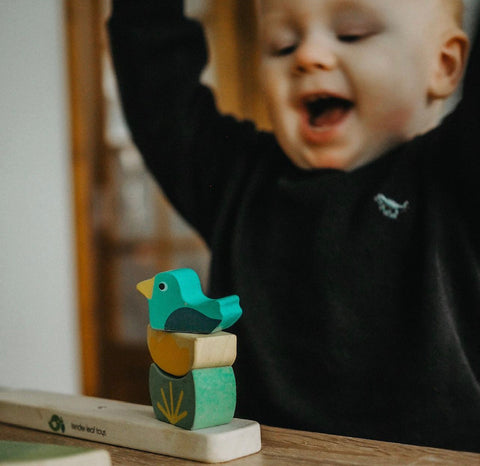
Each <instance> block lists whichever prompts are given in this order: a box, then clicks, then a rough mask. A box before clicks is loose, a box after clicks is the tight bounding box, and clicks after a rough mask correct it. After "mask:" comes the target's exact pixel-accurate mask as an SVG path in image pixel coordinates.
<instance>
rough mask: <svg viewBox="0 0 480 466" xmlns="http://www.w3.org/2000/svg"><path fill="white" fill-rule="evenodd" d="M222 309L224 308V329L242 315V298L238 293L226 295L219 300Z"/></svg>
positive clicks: (222, 325) (222, 324)
mask: <svg viewBox="0 0 480 466" xmlns="http://www.w3.org/2000/svg"><path fill="white" fill-rule="evenodd" d="M218 301H219V304H220V309H222V323H221V327H222V329H227V328H228V327H231V326H232V325H233V324H234V323H235V322H236V321H237V320H238V319H240V317H241V315H242V308H241V307H240V298H239V297H238V296H237V295H231V296H226V297H225V298H220V299H219V300H218Z"/></svg>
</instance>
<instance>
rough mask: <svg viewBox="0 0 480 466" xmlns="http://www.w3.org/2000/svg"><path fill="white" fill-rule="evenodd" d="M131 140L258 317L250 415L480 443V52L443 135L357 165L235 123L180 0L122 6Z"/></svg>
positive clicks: (244, 323) (117, 21)
mask: <svg viewBox="0 0 480 466" xmlns="http://www.w3.org/2000/svg"><path fill="white" fill-rule="evenodd" d="M109 28H110V34H111V45H112V52H113V58H114V63H115V67H116V72H117V76H118V82H119V88H120V91H121V96H122V101H123V105H124V110H125V113H126V117H127V121H128V124H129V126H130V129H131V131H132V135H133V139H134V141H135V143H136V144H137V146H138V148H139V149H140V151H141V153H142V154H143V157H144V159H145V162H146V164H147V166H148V167H149V169H150V170H151V172H152V173H153V174H154V176H155V177H156V179H157V180H158V182H159V183H160V184H161V186H162V187H163V190H164V191H165V193H166V194H167V195H168V197H169V198H170V199H171V201H172V202H173V204H174V205H175V206H176V207H177V209H178V210H179V211H180V213H181V214H182V215H183V216H184V217H185V218H186V219H187V220H188V221H189V222H190V223H191V224H192V225H193V226H194V227H195V228H196V229H197V230H198V231H199V232H200V234H201V235H202V236H203V238H204V239H205V241H206V242H207V244H208V246H209V247H210V249H211V252H212V262H211V270H210V290H209V295H210V296H212V297H219V296H225V295H228V294H233V293H235V294H238V295H239V296H240V300H241V304H242V308H243V310H244V315H243V317H242V318H241V319H240V321H239V323H238V324H236V325H235V326H234V327H233V328H232V332H234V333H236V334H237V335H238V341H239V347H238V359H237V362H236V363H235V374H236V376H237V387H238V407H237V416H241V417H247V418H251V419H255V420H258V421H260V422H261V423H264V424H269V425H276V426H284V427H290V428H296V429H303V430H312V431H320V432H326V433H335V434H342V435H350V436H357V437H366V438H375V439H383V440H388V441H397V442H404V443H414V444H421V445H430V446H438V447H444V448H452V449H462V450H471V451H480V262H479V261H480V222H479V220H478V216H479V215H480V209H479V207H480V190H479V189H478V184H477V183H478V179H479V178H480V177H479V175H480V173H479V171H480V163H479V161H478V157H480V138H479V137H478V134H477V131H478V130H479V128H480V125H479V116H480V115H479V113H480V105H479V104H480V102H479V84H478V83H479V82H480V81H479V80H480V73H479V63H480V61H479V57H478V53H479V50H478V46H475V50H474V52H473V57H472V59H471V62H470V68H469V71H468V74H467V78H466V84H465V95H466V98H465V99H463V101H462V102H461V104H460V105H459V106H458V107H457V109H456V111H455V112H454V113H453V114H452V115H451V116H450V117H448V118H447V119H446V120H445V121H444V122H443V124H442V125H441V126H440V127H438V128H437V129H435V130H433V131H431V132H430V133H428V134H426V135H424V136H422V137H418V138H416V139H414V140H413V141H411V142H409V143H407V144H404V145H402V146H400V147H398V148H396V149H395V150H394V151H391V152H390V153H388V154H385V155H384V156H383V157H382V158H380V159H378V160H376V161H374V162H371V163H370V164H368V165H366V166H364V167H361V168H359V169H357V170H354V171H352V172H348V173H345V172H342V171H337V170H326V169H322V170H315V171H303V170H300V169H298V168H296V167H294V166H293V165H292V164H291V163H290V162H289V160H288V159H287V157H286V156H285V155H284V154H283V153H282V151H281V149H280V148H279V146H278V145H277V143H276V142H275V139H274V137H273V136H272V135H271V134H267V133H263V132H258V131H257V130H256V129H255V127H254V125H253V124H251V123H249V122H239V121H236V120H235V119H234V118H231V117H228V116H222V115H219V114H218V112H217V110H216V107H215V103H214V100H213V97H212V94H211V92H210V91H209V90H208V89H207V88H205V87H203V86H201V85H200V84H199V74H200V72H201V70H202V69H203V67H204V65H205V61H206V48H205V44H204V39H203V35H202V30H201V27H200V26H199V25H198V24H197V23H195V22H193V21H190V20H186V19H185V18H184V17H183V15H182V2H180V1H177V0H163V1H159V0H115V1H114V9H113V14H112V17H111V19H110V22H109Z"/></svg>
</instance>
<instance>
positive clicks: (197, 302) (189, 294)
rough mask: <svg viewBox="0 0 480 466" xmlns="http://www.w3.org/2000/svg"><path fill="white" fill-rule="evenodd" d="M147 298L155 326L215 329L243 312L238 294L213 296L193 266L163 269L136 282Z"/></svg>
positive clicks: (179, 329)
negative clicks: (206, 293)
mask: <svg viewBox="0 0 480 466" xmlns="http://www.w3.org/2000/svg"><path fill="white" fill-rule="evenodd" d="M137 290H138V291H140V292H141V293H142V294H143V295H144V296H145V297H146V298H147V299H148V309H149V316H150V325H151V327H152V328H154V329H156V330H166V331H170V332H187V333H213V332H218V331H220V330H224V329H226V328H228V327H230V326H231V325H233V324H234V323H235V322H236V321H237V320H238V319H239V318H240V316H241V315H242V309H241V307H240V304H239V298H238V296H236V295H232V296H227V297H225V298H220V299H210V298H208V297H206V296H205V295H204V294H203V291H202V287H201V285H200V279H199V278H198V275H197V274H196V273H195V271H193V270H192V269H176V270H171V271H168V272H161V273H158V274H157V275H155V276H154V277H153V278H150V279H149V280H144V281H142V282H140V283H138V284H137Z"/></svg>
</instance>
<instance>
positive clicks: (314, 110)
mask: <svg viewBox="0 0 480 466" xmlns="http://www.w3.org/2000/svg"><path fill="white" fill-rule="evenodd" d="M304 105H305V108H306V110H307V114H308V123H309V125H310V126H311V127H312V128H314V129H324V128H329V127H331V126H333V125H335V124H337V123H339V122H340V121H342V120H343V118H345V116H346V115H347V114H348V113H349V111H350V110H351V109H352V108H353V102H352V101H350V100H348V99H344V98H341V97H334V96H330V95H327V96H322V95H317V96H310V97H308V98H307V99H305V101H304Z"/></svg>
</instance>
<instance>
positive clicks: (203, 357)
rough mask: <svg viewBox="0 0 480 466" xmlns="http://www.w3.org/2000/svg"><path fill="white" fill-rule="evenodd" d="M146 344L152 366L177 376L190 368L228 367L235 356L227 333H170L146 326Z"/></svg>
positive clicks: (232, 339) (233, 339)
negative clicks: (153, 364)
mask: <svg viewBox="0 0 480 466" xmlns="http://www.w3.org/2000/svg"><path fill="white" fill-rule="evenodd" d="M147 343H148V349H149V350H150V355H151V357H152V359H153V361H154V362H155V364H156V365H157V366H158V367H160V368H161V369H162V370H163V371H164V372H167V373H168V374H171V375H175V376H178V377H180V376H183V375H185V374H187V373H188V372H190V371H191V370H193V369H204V368H207V367H224V366H231V365H232V364H233V363H234V361H235V358H236V357H237V337H236V336H235V335H233V334H231V333H228V332H216V333H209V334H198V333H172V332H164V331H163V330H155V329H153V328H152V327H151V326H150V325H149V326H148V329H147Z"/></svg>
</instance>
